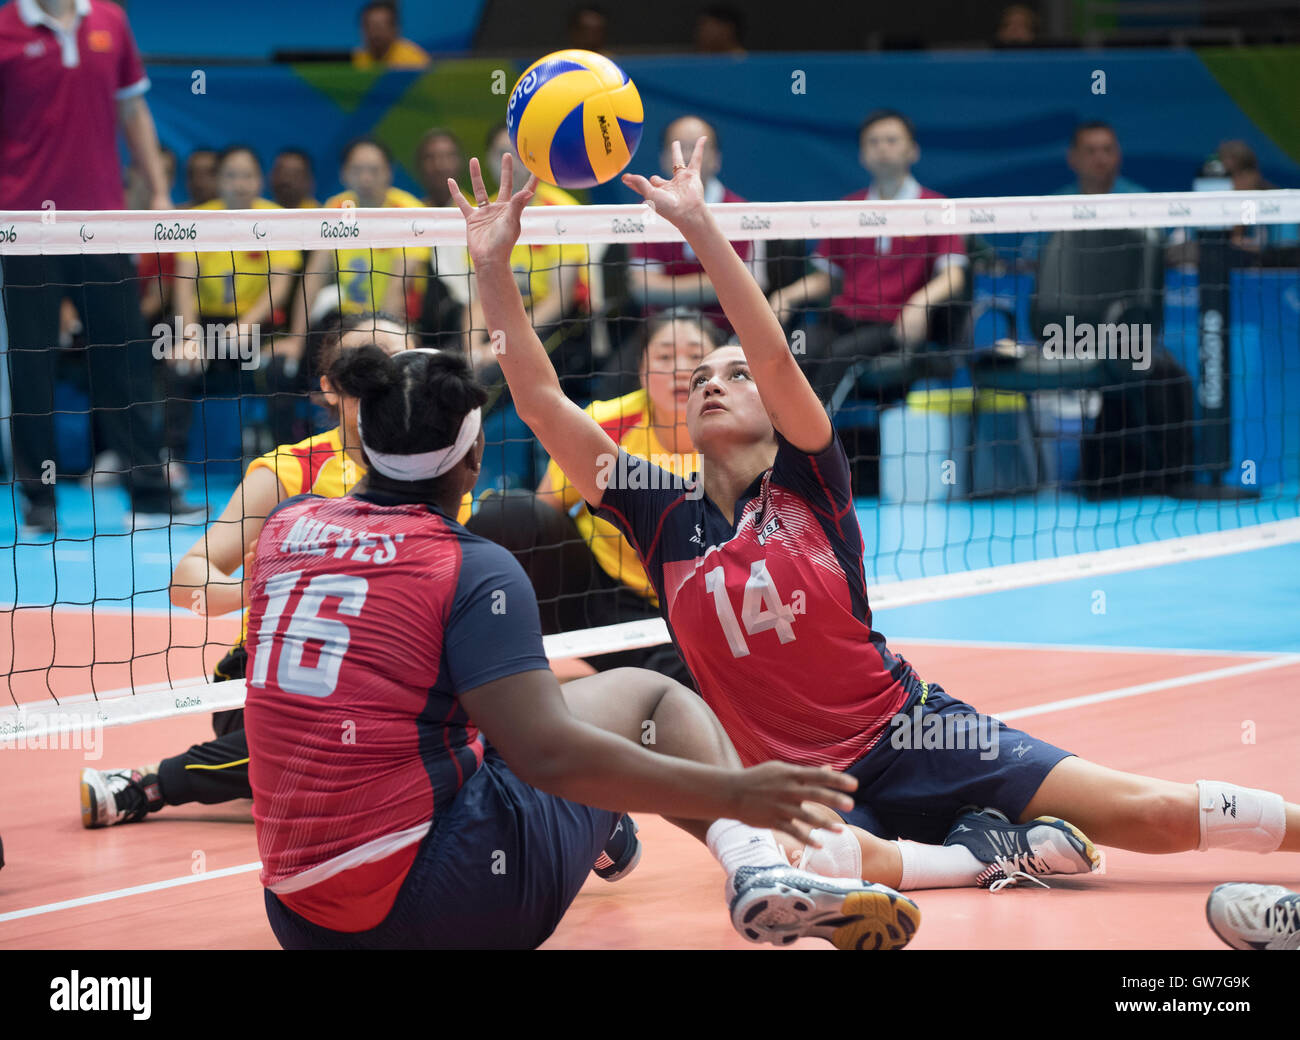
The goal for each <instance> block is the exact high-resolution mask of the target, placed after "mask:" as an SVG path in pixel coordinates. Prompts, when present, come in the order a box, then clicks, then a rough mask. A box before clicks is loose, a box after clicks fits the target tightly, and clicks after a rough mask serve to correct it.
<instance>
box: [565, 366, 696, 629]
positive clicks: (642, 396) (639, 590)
mask: <svg viewBox="0 0 1300 1040" xmlns="http://www.w3.org/2000/svg"><path fill="white" fill-rule="evenodd" d="M586 411H587V414H588V415H590V416H591V417H592V418H593V419H595V420H596V422H598V423H600V425H601V428H602V429H604V431H605V432H606V433H607V434H609V436H610V438H611V439H613V441H614V443H615V444H617V445H618V446H619V447H620V448H622V449H623V450H624V451H625V452H627V453H628V454H629V455H633V456H636V457H637V458H642V459H649V460H650V461H652V462H654V464H655V465H657V466H658V467H659V468H660V469H665V470H667V471H668V472H670V473H673V474H676V475H677V476H679V477H688V476H690V475H691V474H692V473H693V472H695V471H696V470H698V469H699V468H700V457H699V455H697V454H696V453H695V452H686V453H684V454H677V453H674V452H670V451H668V450H667V449H665V448H664V446H663V444H661V443H660V441H659V438H658V437H657V436H656V435H655V431H654V427H653V426H652V425H651V421H650V398H649V395H648V394H647V393H646V392H645V390H636V391H634V392H633V393H630V394H626V395H624V396H623V397H617V398H615V399H614V400H612V401H593V402H592V403H591V404H590V405H588V407H587V409H586ZM546 476H547V477H548V478H549V483H550V486H551V487H552V488H553V489H554V490H555V491H556V492H557V493H558V494H559V495H560V497H561V500H562V501H563V503H564V509H565V511H566V512H568V511H569V510H571V509H573V507H574V506H576V505H578V504H579V503H581V508H580V509H579V510H578V512H577V513H576V514H575V515H574V518H573V521H574V523H575V524H576V525H577V527H578V530H579V532H581V534H582V537H583V538H585V539H586V540H587V545H588V547H589V548H590V549H591V554H592V555H593V556H595V557H596V562H597V563H599V564H600V567H601V570H603V571H604V572H605V573H606V574H608V575H609V576H610V577H611V578H613V579H614V580H615V581H621V582H622V583H623V584H624V585H626V586H627V587H628V588H630V589H631V590H632V591H634V592H635V593H636V594H637V595H639V596H644V597H645V598H646V599H648V600H650V602H652V603H654V604H655V605H656V606H658V603H659V600H658V597H656V595H655V590H654V586H653V585H652V584H651V582H650V579H649V578H648V577H646V572H645V568H644V567H642V566H641V561H640V560H639V559H638V558H637V554H636V550H635V549H633V548H632V546H630V545H629V544H628V542H627V539H626V538H624V537H623V536H622V535H621V534H620V533H619V532H618V529H617V528H616V527H615V526H614V525H613V524H611V523H610V522H609V521H608V520H602V519H601V518H600V517H598V516H593V515H592V514H591V511H590V510H589V509H588V508H587V503H586V502H583V501H582V495H581V494H580V493H579V491H578V489H577V488H575V487H574V486H573V485H572V484H570V483H569V479H568V477H566V476H565V475H564V471H563V470H561V469H560V467H559V465H557V464H556V463H555V462H554V461H552V462H551V463H550V464H549V465H548V466H547V468H546Z"/></svg>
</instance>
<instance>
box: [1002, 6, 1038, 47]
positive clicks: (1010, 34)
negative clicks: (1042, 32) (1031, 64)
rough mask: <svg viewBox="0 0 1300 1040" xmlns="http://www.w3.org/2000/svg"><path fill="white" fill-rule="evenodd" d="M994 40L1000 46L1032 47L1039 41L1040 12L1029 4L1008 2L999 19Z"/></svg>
mask: <svg viewBox="0 0 1300 1040" xmlns="http://www.w3.org/2000/svg"><path fill="white" fill-rule="evenodd" d="M993 42H994V44H995V45H996V46H998V47H1032V46H1033V45H1034V44H1035V43H1037V42H1038V12H1037V11H1035V10H1034V9H1033V8H1032V7H1030V6H1029V5H1028V4H1008V5H1007V6H1006V7H1004V8H1003V9H1002V15H1001V17H1000V18H999V19H998V28H997V32H995V33H994V34H993Z"/></svg>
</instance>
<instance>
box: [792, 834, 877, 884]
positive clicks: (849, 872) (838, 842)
mask: <svg viewBox="0 0 1300 1040" xmlns="http://www.w3.org/2000/svg"><path fill="white" fill-rule="evenodd" d="M812 833H813V837H815V838H816V839H817V840H818V841H820V842H821V843H822V847H821V848H820V849H814V848H813V847H812V846H811V845H806V846H805V847H804V851H803V856H802V857H801V858H800V861H799V869H800V870H807V871H810V872H811V873H813V874H820V875H822V877H833V878H853V879H855V880H858V881H860V880H862V846H861V845H859V844H858V839H857V837H856V836H855V835H854V834H853V832H852V831H850V830H849V829H848V828H847V827H846V828H844V830H842V831H828V830H821V829H818V830H815V831H813V832H812Z"/></svg>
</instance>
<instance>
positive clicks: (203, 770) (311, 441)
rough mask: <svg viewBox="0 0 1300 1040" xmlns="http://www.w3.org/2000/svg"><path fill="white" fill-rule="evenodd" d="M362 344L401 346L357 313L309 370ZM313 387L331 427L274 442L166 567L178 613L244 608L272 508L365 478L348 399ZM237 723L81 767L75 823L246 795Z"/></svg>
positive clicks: (396, 328)
mask: <svg viewBox="0 0 1300 1040" xmlns="http://www.w3.org/2000/svg"><path fill="white" fill-rule="evenodd" d="M362 345H370V346H376V345H377V346H378V347H380V348H381V349H383V350H385V351H388V352H390V353H396V352H397V351H401V350H406V349H407V348H408V346H409V345H410V344H409V342H408V339H407V336H406V334H405V332H404V331H403V329H402V326H401V325H400V323H398V322H396V321H394V320H393V319H392V318H390V317H387V316H385V315H357V316H354V317H352V318H349V319H348V320H347V321H345V322H344V323H342V325H341V326H340V327H339V329H337V330H336V331H335V332H333V333H331V334H329V335H327V336H326V337H325V338H324V339H323V340H322V342H321V347H320V355H319V357H318V359H317V365H318V370H319V371H321V372H322V373H328V372H329V369H330V366H331V365H333V363H334V362H335V361H336V360H337V359H338V357H339V356H340V355H342V354H343V353H344V352H345V351H350V350H353V349H355V348H357V347H359V346H362ZM320 385H321V390H322V391H323V393H324V395H325V400H326V402H327V404H328V406H329V407H330V408H331V409H333V410H334V411H335V412H336V414H337V415H338V417H339V424H338V426H336V427H335V428H334V429H332V430H329V431H327V432H325V433H321V434H317V435H315V436H312V437H309V438H307V440H305V441H302V442H301V443H298V444H285V445H281V446H280V447H278V448H275V449H273V450H272V451H269V452H267V453H266V454H265V455H263V456H261V457H260V458H257V459H254V460H253V461H252V462H251V463H250V464H249V466H248V471H247V472H246V473H245V474H244V479H243V482H242V483H241V484H240V485H239V487H237V488H236V489H235V493H234V494H233V495H232V496H231V497H230V501H229V502H227V503H226V508H225V509H224V510H223V511H222V513H221V516H220V517H219V518H218V519H217V520H216V521H215V522H214V523H213V524H212V525H211V526H210V527H209V528H208V531H207V533H206V534H204V536H203V537H202V538H200V539H199V540H198V541H197V542H195V543H194V545H193V546H192V547H191V548H190V550H189V552H187V553H186V554H185V555H184V556H183V557H182V558H181V559H180V561H179V562H178V563H177V564H176V571H175V573H174V574H173V575H172V584H171V599H172V602H173V603H174V604H176V605H177V606H178V607H186V608H189V609H191V610H193V611H194V612H195V613H196V614H199V615H200V616H203V617H219V616H221V615H222V614H228V613H230V612H231V611H235V610H242V609H244V606H245V603H246V599H245V590H244V582H243V580H242V579H239V578H235V577H233V575H234V574H235V572H236V571H238V570H239V569H240V567H241V566H242V567H243V568H244V573H245V575H247V573H248V567H247V564H248V554H249V553H250V552H251V551H252V549H253V546H255V545H256V544H257V536H258V534H259V533H260V532H261V530H262V524H263V523H264V522H265V520H266V517H267V515H268V514H269V513H270V512H271V510H272V509H274V508H275V505H276V503H278V502H282V501H284V500H285V499H286V498H292V497H293V496H294V495H298V494H302V493H304V492H312V493H313V494H317V495H327V496H329V497H338V496H339V495H343V494H346V493H347V492H348V491H349V490H350V489H351V488H352V486H353V485H354V484H355V483H356V482H357V481H358V480H360V479H361V478H362V476H364V475H365V472H366V467H365V461H364V458H363V456H362V454H361V439H360V436H359V435H358V434H357V425H356V424H357V404H356V400H355V399H354V398H350V397H348V396H347V395H346V394H340V393H339V392H338V389H337V387H336V386H335V385H334V384H333V382H331V380H330V377H329V376H328V375H327V374H325V375H322V376H321V380H320ZM246 623H247V618H245V624H246ZM245 635H246V629H245V630H241V632H240V634H239V641H238V642H237V643H236V644H235V645H234V646H233V647H232V648H231V649H230V652H229V653H227V654H226V655H225V657H223V658H222V659H221V661H220V663H218V664H217V666H216V667H215V668H214V669H213V679H214V680H215V681H217V682H223V681H226V680H229V679H242V678H244V671H245V665H246V662H247V653H246V652H245V649H244V640H245ZM243 717H244V713H243V711H241V710H233V711H222V712H217V713H216V714H215V715H213V717H212V728H213V731H214V733H215V734H216V739H215V740H211V741H208V742H207V743H205V744H196V745H194V746H193V747H191V748H190V749H189V750H188V751H186V752H184V753H183V754H179V755H175V756H173V757H171V758H166V759H163V760H162V762H160V763H157V764H153V765H146V766H142V767H141V768H139V769H108V770H95V769H86V770H84V771H83V772H82V774H81V822H82V824H83V826H86V827H107V826H110V825H112V824H115V823H134V822H136V821H138V820H143V819H144V818H145V816H146V815H147V814H148V813H151V812H157V811H158V810H159V809H161V808H162V807H163V806H164V805H185V804H188V803H190V802H201V803H203V804H209V805H210V804H214V803H218V802H227V801H232V800H234V799H238V798H251V797H252V794H251V792H250V790H249V786H248V745H247V743H246V742H245V740H244V720H243Z"/></svg>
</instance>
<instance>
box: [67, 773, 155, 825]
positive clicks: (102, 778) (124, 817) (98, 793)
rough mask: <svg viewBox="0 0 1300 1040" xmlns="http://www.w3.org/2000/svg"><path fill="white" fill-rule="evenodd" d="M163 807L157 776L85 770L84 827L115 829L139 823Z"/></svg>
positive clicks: (82, 823)
mask: <svg viewBox="0 0 1300 1040" xmlns="http://www.w3.org/2000/svg"><path fill="white" fill-rule="evenodd" d="M162 807H163V800H162V794H161V792H160V791H159V788H158V774H157V773H143V772H141V771H140V770H138V769H106V770H104V771H102V772H101V771H100V770H98V769H83V770H82V771H81V825H82V826H83V827H111V826H112V825H113V824H115V823H135V822H136V821H137V820H143V819H144V818H145V816H147V815H148V814H149V813H151V812H157V811H158V810H159V809H161V808H162Z"/></svg>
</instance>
